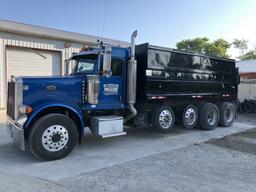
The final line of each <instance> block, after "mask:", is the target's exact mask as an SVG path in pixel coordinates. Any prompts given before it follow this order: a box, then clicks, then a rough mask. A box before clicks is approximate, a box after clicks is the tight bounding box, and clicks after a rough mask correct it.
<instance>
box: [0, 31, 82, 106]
mask: <svg viewBox="0 0 256 192" xmlns="http://www.w3.org/2000/svg"><path fill="white" fill-rule="evenodd" d="M65 44H67V43H66V42H65V41H61V40H56V39H46V38H39V37H32V36H24V35H17V34H11V33H6V32H0V108H4V107H5V103H6V92H7V90H6V84H7V82H6V48H7V46H15V47H26V48H33V49H42V50H53V51H60V52H61V55H62V58H61V60H62V67H61V68H62V71H61V73H62V74H64V60H65V59H66V58H69V57H70V56H72V54H73V53H77V52H79V50H80V48H81V47H83V46H84V44H83V43H75V42H69V43H68V44H69V45H70V47H69V48H65Z"/></svg>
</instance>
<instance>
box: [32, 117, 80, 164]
mask: <svg viewBox="0 0 256 192" xmlns="http://www.w3.org/2000/svg"><path fill="white" fill-rule="evenodd" d="M77 140H78V131H77V128H76V125H75V123H74V122H73V121H72V120H71V119H70V118H68V117H67V116H65V115H61V114H56V113H53V114H48V115H45V116H43V117H41V118H40V119H38V120H37V121H36V122H35V123H34V124H33V126H32V127H31V131H30V133H29V137H28V143H29V149H30V151H31V152H32V154H34V155H35V156H36V157H37V158H39V159H41V160H57V159H61V158H64V157H66V156H67V155H68V154H69V153H70V152H71V151H72V150H73V149H74V147H75V146H76V143H77Z"/></svg>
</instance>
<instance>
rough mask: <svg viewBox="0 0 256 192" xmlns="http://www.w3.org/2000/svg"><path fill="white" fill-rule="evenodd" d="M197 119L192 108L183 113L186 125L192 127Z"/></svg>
mask: <svg viewBox="0 0 256 192" xmlns="http://www.w3.org/2000/svg"><path fill="white" fill-rule="evenodd" d="M196 119H197V115H196V111H195V109H193V108H188V109H187V111H186V112H185V121H186V123H187V125H190V126H191V125H194V123H195V122H196Z"/></svg>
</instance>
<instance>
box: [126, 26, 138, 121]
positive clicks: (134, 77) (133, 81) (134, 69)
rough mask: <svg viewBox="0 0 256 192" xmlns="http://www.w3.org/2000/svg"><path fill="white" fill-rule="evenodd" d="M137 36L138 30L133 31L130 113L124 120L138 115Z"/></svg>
mask: <svg viewBox="0 0 256 192" xmlns="http://www.w3.org/2000/svg"><path fill="white" fill-rule="evenodd" d="M136 36H137V30H136V31H134V32H133V33H132V36H131V59H130V60H129V62H128V71H127V99H126V101H127V104H128V109H129V110H130V112H131V113H130V114H129V115H127V116H126V117H125V119H124V122H127V121H129V120H130V119H132V118H133V117H135V116H136V115H137V110H136V109H135V107H134V103H135V102H136V84H137V61H136V60H135V38H136Z"/></svg>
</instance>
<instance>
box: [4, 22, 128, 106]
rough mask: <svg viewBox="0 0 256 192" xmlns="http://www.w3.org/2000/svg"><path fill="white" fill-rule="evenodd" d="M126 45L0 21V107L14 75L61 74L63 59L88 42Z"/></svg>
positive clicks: (119, 42)
mask: <svg viewBox="0 0 256 192" xmlns="http://www.w3.org/2000/svg"><path fill="white" fill-rule="evenodd" d="M98 41H103V42H104V43H105V44H111V45H115V46H121V47H127V46H129V44H128V43H127V42H123V41H118V40H112V39H107V38H99V37H96V36H90V35H84V34H79V33H73V32H67V31H62V30H57V29H52V28H47V27H40V26H34V25H28V24H22V23H17V22H13V21H7V20H0V108H5V107H6V97H7V89H6V87H7V82H8V80H9V79H10V77H11V75H14V76H42V75H63V74H64V60H65V59H66V58H69V57H70V56H72V54H74V53H77V52H79V51H80V49H81V47H83V46H84V45H88V44H97V42H98Z"/></svg>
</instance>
